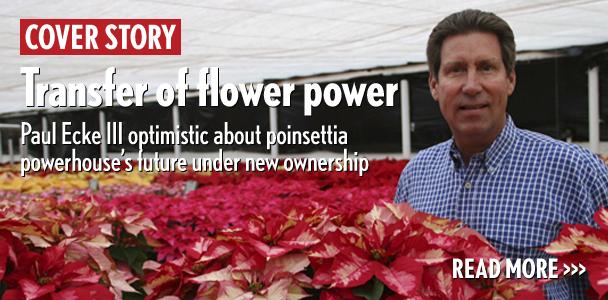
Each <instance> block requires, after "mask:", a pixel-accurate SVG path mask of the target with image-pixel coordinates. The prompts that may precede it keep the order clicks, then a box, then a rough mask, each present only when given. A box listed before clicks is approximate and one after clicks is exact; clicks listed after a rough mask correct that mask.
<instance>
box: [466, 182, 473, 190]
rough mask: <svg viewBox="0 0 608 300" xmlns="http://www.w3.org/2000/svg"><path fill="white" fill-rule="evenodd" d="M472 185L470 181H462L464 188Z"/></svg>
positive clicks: (468, 188)
mask: <svg viewBox="0 0 608 300" xmlns="http://www.w3.org/2000/svg"><path fill="white" fill-rule="evenodd" d="M472 187H473V184H472V183H471V182H470V181H467V182H465V183H464V188H465V189H467V190H470V189H471V188H472Z"/></svg>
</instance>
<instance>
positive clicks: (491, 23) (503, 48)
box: [426, 9, 515, 76]
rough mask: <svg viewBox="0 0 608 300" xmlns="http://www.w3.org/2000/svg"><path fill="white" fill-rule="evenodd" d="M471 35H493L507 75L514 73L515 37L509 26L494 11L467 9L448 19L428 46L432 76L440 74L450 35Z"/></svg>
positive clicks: (434, 34)
mask: <svg viewBox="0 0 608 300" xmlns="http://www.w3.org/2000/svg"><path fill="white" fill-rule="evenodd" d="M470 32H487V33H492V34H494V35H495V36H496V38H498V43H499V44H500V52H501V56H502V63H503V64H504V65H505V70H506V71H507V74H509V73H510V72H511V71H513V68H514V67H515V38H514V36H513V31H512V30H511V27H509V24H507V22H505V20H503V19H501V18H500V17H498V16H497V15H495V14H493V13H491V12H485V11H481V10H478V9H466V10H463V11H460V12H457V13H453V14H451V15H449V16H447V17H445V19H443V20H441V22H439V23H438V24H437V25H436V26H435V28H433V32H431V35H430V36H429V41H428V43H427V45H426V58H427V62H428V64H429V71H430V72H431V74H432V75H434V76H437V75H438V73H439V67H440V66H441V46H442V45H443V41H444V40H445V39H446V38H448V37H450V36H454V35H459V34H466V33H470Z"/></svg>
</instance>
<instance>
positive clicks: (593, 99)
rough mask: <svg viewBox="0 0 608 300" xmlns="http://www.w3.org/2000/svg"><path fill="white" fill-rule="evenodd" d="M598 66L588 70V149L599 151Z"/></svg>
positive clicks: (594, 151)
mask: <svg viewBox="0 0 608 300" xmlns="http://www.w3.org/2000/svg"><path fill="white" fill-rule="evenodd" d="M599 70H600V68H599V67H598V66H595V67H593V68H591V69H590V70H589V71H588V75H587V79H588V81H589V84H588V88H589V92H588V94H589V149H590V150H591V152H593V153H600V84H599V80H600V76H599V73H600V72H599Z"/></svg>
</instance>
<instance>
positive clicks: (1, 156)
mask: <svg viewBox="0 0 608 300" xmlns="http://www.w3.org/2000/svg"><path fill="white" fill-rule="evenodd" d="M2 146H3V145H2V131H1V130H0V163H3V162H4V149H2Z"/></svg>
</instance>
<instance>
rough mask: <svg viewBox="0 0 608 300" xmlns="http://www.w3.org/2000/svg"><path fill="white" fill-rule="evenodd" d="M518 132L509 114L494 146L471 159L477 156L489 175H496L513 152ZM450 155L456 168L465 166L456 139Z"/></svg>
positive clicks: (451, 143) (450, 148)
mask: <svg viewBox="0 0 608 300" xmlns="http://www.w3.org/2000/svg"><path fill="white" fill-rule="evenodd" d="M516 130H517V127H515V124H514V123H513V120H512V119H511V116H509V115H508V114H507V119H506V122H505V126H504V127H503V129H502V131H501V132H500V134H498V136H497V137H496V139H495V140H494V142H492V145H490V147H489V148H488V149H486V150H485V151H484V152H482V153H480V154H476V155H474V156H473V157H472V158H471V159H475V157H476V156H477V157H479V158H478V159H481V161H482V164H483V166H484V167H485V169H486V170H487V171H488V173H490V174H492V173H494V172H495V171H496V170H498V168H499V167H500V164H501V163H502V161H503V159H504V158H505V157H507V155H508V154H509V153H510V152H511V149H512V146H513V144H514V142H515V137H516ZM448 155H449V156H450V158H451V159H452V161H453V163H454V164H453V166H454V168H460V167H462V166H464V161H463V159H462V156H461V155H460V151H459V150H458V148H456V143H455V142H454V137H452V139H451V142H450V147H449V151H448Z"/></svg>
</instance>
